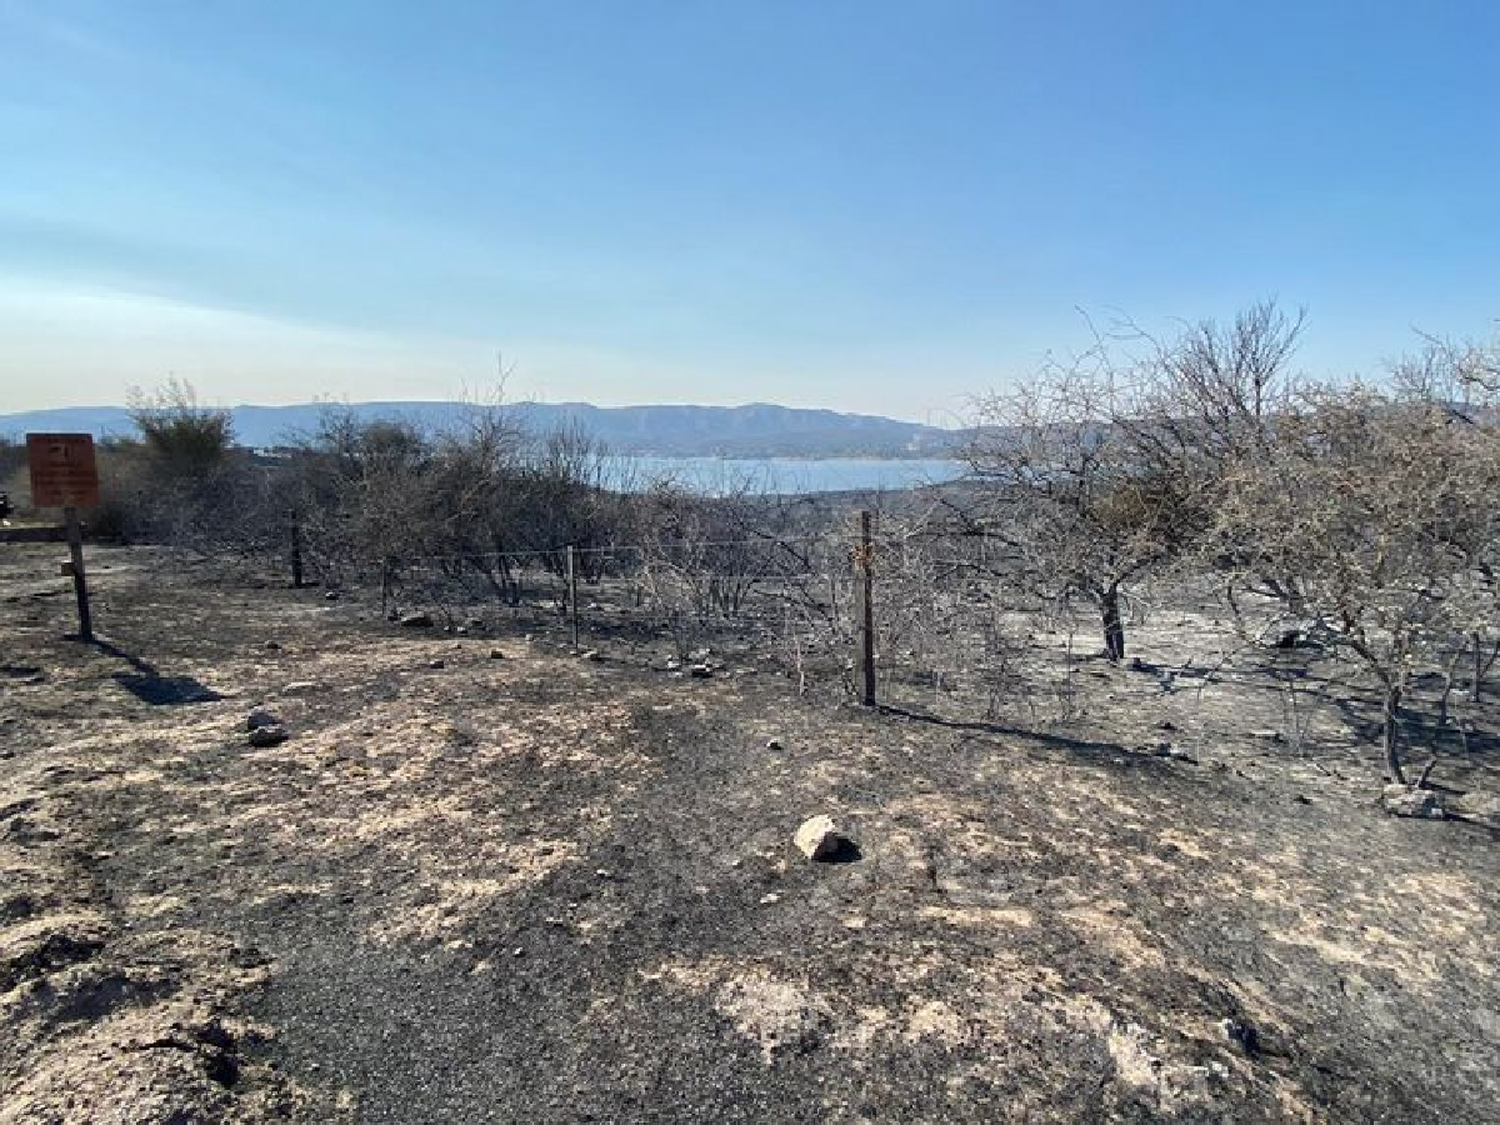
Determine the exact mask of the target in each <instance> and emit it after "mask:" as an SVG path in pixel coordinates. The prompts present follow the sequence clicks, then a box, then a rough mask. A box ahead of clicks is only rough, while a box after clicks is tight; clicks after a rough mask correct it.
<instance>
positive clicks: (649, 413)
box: [0, 402, 956, 457]
mask: <svg viewBox="0 0 1500 1125" xmlns="http://www.w3.org/2000/svg"><path fill="white" fill-rule="evenodd" d="M328 408H329V407H328V406H327V405H326V404H320V403H304V404H300V405H294V406H236V407H233V408H231V412H232V414H233V417H234V427H235V434H236V436H237V437H238V439H239V440H240V441H241V442H242V443H244V444H246V445H252V446H257V447H264V446H271V445H277V444H280V443H283V442H286V441H288V440H291V439H292V438H294V437H295V436H296V435H297V434H299V433H307V432H309V431H311V430H313V429H314V428H315V427H316V426H317V424H318V420H319V418H320V416H321V415H322V413H323V412H324V411H325V410H327V409H328ZM338 409H347V410H349V411H351V412H353V413H354V414H355V415H356V416H358V417H361V418H372V417H390V418H403V419H407V420H410V421H412V422H414V423H416V424H417V425H420V426H432V427H438V426H443V425H446V424H449V423H452V422H454V421H457V420H459V419H461V418H462V417H463V415H464V414H465V412H466V411H468V410H469V409H470V408H469V407H468V406H466V405H465V404H463V403H459V402H361V403H349V404H347V405H345V404H340V405H339V407H338ZM505 409H506V411H507V412H508V413H510V414H511V415H513V416H514V417H515V418H516V420H517V421H518V422H521V423H523V424H525V425H526V426H528V427H529V428H531V429H534V430H537V431H542V432H545V431H548V430H553V429H557V428H559V427H562V426H577V427H579V428H581V429H582V430H584V431H585V432H586V433H588V434H590V435H592V436H593V437H595V438H597V439H599V440H600V441H602V442H604V443H605V444H606V445H608V446H609V447H610V449H612V450H614V451H615V452H618V453H627V454H642V455H655V456H666V457H673V456H675V457H713V456H725V457H940V456H943V455H945V453H946V452H947V451H948V450H950V449H951V447H952V445H953V444H954V442H955V439H956V434H955V433H954V432H953V431H949V430H943V429H939V428H937V427H935V426H924V425H921V424H919V423H916V422H904V421H899V420H897V419H894V418H883V417H879V416H877V415H869V414H842V413H838V412H836V411H833V410H803V409H796V408H792V407H786V406H775V405H770V404H766V403H754V404H751V405H747V406H732V407H726V406H623V407H601V406H593V405H591V404H589V403H582V402H572V403H535V402H526V403H517V404H515V405H513V406H508V407H506V408H505ZM131 429H132V427H131V423H130V417H129V413H128V412H127V411H126V410H125V409H124V408H123V407H119V406H99V407H68V408H65V409H59V410H41V411H29V412H24V413H15V414H0V436H6V437H17V436H19V435H21V434H24V433H26V432H27V431H87V432H89V433H92V434H94V435H95V436H105V435H110V434H116V435H118V434H127V433H129V432H131Z"/></svg>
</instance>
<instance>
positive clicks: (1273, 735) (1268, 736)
mask: <svg viewBox="0 0 1500 1125" xmlns="http://www.w3.org/2000/svg"><path fill="white" fill-rule="evenodd" d="M1250 737H1251V738H1260V739H1264V740H1265V741H1266V742H1285V741H1286V735H1284V734H1282V733H1281V732H1280V731H1279V730H1272V729H1271V728H1270V727H1264V728H1262V729H1261V730H1253V731H1251V732H1250Z"/></svg>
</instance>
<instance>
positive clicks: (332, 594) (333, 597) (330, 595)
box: [323, 590, 343, 602]
mask: <svg viewBox="0 0 1500 1125" xmlns="http://www.w3.org/2000/svg"><path fill="white" fill-rule="evenodd" d="M342 596H343V595H342V594H340V593H339V592H338V591H337V590H329V591H328V592H327V593H326V594H324V595H323V600H324V601H326V602H336V601H338V600H339V598H341V597H342Z"/></svg>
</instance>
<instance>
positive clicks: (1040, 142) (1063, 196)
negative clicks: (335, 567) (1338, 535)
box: [0, 0, 1500, 420]
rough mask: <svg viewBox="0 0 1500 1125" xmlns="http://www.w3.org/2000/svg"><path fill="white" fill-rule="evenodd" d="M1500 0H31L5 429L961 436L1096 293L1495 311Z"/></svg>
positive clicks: (1330, 352)
mask: <svg viewBox="0 0 1500 1125" xmlns="http://www.w3.org/2000/svg"><path fill="white" fill-rule="evenodd" d="M1497 43H1500V5H1496V4H1493V3H1489V2H1474V3H1467V4H1456V3H1455V4H1442V3H1429V4H1423V5H1416V4H1410V3H1402V4H1395V3H1391V4H1384V3H1379V2H1376V0H1367V2H1363V3H1315V2H1306V3H1285V4H1283V3H1257V4H1247V3H1243V2H1239V3H1212V2H1198V3H1191V2H1186V0H1184V2H1180V3H1124V2H1117V3H1105V2H1097V3H1082V2H1080V3H1067V2H1058V3H1039V2H1031V3H1024V4H1023V3H1006V2H1001V0H991V2H988V3H956V2H940V0H928V2H917V0H912V2H909V3H881V2H875V0H862V2H847V3H846V2H832V0H828V2H818V0H802V2H799V3H790V2H788V3H782V2H776V0H759V2H755V3H743V4H741V3H731V2H727V0H724V2H696V3H689V2H680V3H661V2H653V0H629V2H625V0H616V2H604V0H594V2H569V0H551V2H539V3H500V2H491V3H474V4H460V3H443V2H433V3H421V4H418V3H415V2H412V3H402V4H386V3H380V2H377V0H362V2H358V3H336V2H332V0H319V2H301V3H265V2H261V3H248V2H247V3H204V2H201V0H200V2H192V3H129V2H123V0H108V2H103V3H78V2H72V0H47V2H45V3H25V2H20V3H18V2H16V0H0V411H4V410H21V409H31V408H39V407H45V406H56V405H78V404H89V403H102V402H114V401H119V400H121V399H122V398H123V395H124V390H125V388H126V387H127V386H128V385H130V384H133V383H138V384H152V383H155V382H157V381H159V380H161V379H162V378H164V377H166V376H167V375H169V374H176V375H178V376H182V377H185V378H188V379H190V380H192V381H193V382H195V383H196V384H197V385H198V387H199V388H200V390H201V391H202V392H203V393H204V394H205V396H206V397H208V398H210V399H212V400H215V401H223V402H242V401H250V402H268V403H274V402H294V401H306V400H308V399H310V398H312V397H313V396H314V395H319V394H326V395H333V396H335V397H340V398H350V399H377V398H448V397H454V396H455V395H456V394H457V393H458V392H460V391H461V390H462V389H464V388H469V389H471V390H479V389H482V388H484V387H486V386H487V385H488V384H489V383H491V382H492V381H493V377H494V372H495V370H496V354H497V352H499V353H503V355H504V357H505V361H506V363H507V365H513V366H514V374H513V376H512V377H511V381H510V385H509V393H510V394H511V395H513V396H524V397H542V398H548V399H554V400H561V399H588V400H592V401H596V402H599V403H603V404H621V403H630V402H708V403H736V402H745V401H780V402H785V403H788V404H791V405H808V406H830V407H834V408H837V409H847V410H859V411H865V412H870V413H884V414H891V415H896V416H905V417H911V418H918V419H923V418H932V419H934V420H941V419H944V418H949V417H951V416H953V415H954V414H955V413H956V412H958V411H960V410H961V409H962V407H963V404H964V401H965V399H966V397H967V396H968V395H970V394H972V393H975V392H978V391H983V390H985V389H986V388H989V387H992V386H998V385H1003V384H1004V383H1005V382H1006V381H1008V380H1010V379H1012V378H1015V377H1016V376H1018V375H1024V374H1026V373H1027V372H1029V371H1031V370H1033V369H1034V368H1035V367H1036V366H1037V364H1038V363H1039V361H1040V359H1041V358H1042V357H1043V356H1044V354H1045V353H1046V352H1047V351H1048V350H1049V349H1050V350H1053V351H1057V352H1062V353H1066V352H1068V351H1071V350H1077V349H1079V348H1082V347H1083V346H1085V345H1086V343H1087V340H1088V336H1087V329H1086V326H1085V322H1084V320H1083V318H1082V317H1081V316H1080V314H1079V312H1078V310H1079V309H1080V308H1083V309H1086V310H1087V311H1088V312H1089V313H1091V314H1093V315H1094V317H1095V318H1096V319H1099V320H1107V319H1108V318H1109V317H1110V316H1111V315H1112V314H1114V313H1117V312H1123V313H1128V314H1129V315H1130V316H1132V317H1134V318H1135V319H1137V320H1138V321H1140V322H1142V323H1143V324H1145V325H1147V326H1149V327H1152V328H1155V329H1169V328H1170V326H1171V322H1172V318H1176V317H1181V318H1189V319H1197V318H1200V317H1206V316H1218V317H1227V316H1230V315H1232V314H1233V312H1234V310H1235V309H1236V308H1238V307H1240V306H1243V305H1245V304H1247V303H1249V302H1251V301H1253V300H1256V299H1258V298H1262V297H1266V296H1275V297H1277V298H1279V299H1280V300H1282V301H1283V302H1285V303H1287V304H1290V305H1294V306H1295V305H1305V306H1306V307H1307V308H1308V311H1309V328H1308V334H1307V337H1306V342H1305V344H1304V347H1303V349H1302V352H1301V355H1300V358H1301V361H1302V363H1303V365H1304V366H1305V367H1306V368H1308V369H1309V370H1311V371H1312V372H1314V373H1317V374H1348V373H1351V372H1356V371H1370V370H1373V369H1374V368H1375V367H1377V366H1378V364H1379V363H1380V361H1381V360H1382V359H1383V358H1385V357H1389V356H1391V355H1393V354H1395V353H1397V352H1399V351H1401V350H1402V349H1405V348H1407V347H1409V346H1411V345H1412V343H1413V342H1414V340H1415V336H1414V331H1413V330H1414V329H1422V330H1425V331H1429V332H1435V333H1439V334H1451V335H1456V336H1478V337H1487V336H1489V335H1491V334H1492V332H1493V330H1494V327H1495V323H1496V318H1497V317H1500V92H1497V91H1500V87H1497V86H1496V84H1495V78H1494V73H1495V71H1494V65H1495V63H1494V59H1495V56H1494V51H1495V48H1496V44H1497Z"/></svg>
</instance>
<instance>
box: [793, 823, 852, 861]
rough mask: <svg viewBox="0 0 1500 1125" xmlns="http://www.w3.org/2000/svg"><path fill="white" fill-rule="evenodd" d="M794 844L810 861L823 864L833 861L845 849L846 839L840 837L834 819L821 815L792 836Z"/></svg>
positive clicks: (803, 824)
mask: <svg viewBox="0 0 1500 1125" xmlns="http://www.w3.org/2000/svg"><path fill="white" fill-rule="evenodd" d="M792 843H793V844H794V845H796V848H797V850H798V851H799V852H801V853H802V854H803V855H805V856H806V857H807V858H808V859H810V860H813V861H815V862H822V861H826V860H830V859H832V858H833V857H834V856H836V855H837V854H838V853H839V852H840V851H841V850H842V849H843V846H844V838H843V836H841V835H839V830H838V825H836V824H835V823H834V822H833V817H831V816H828V815H826V814H819V815H818V816H814V817H809V818H808V819H807V820H804V821H803V822H802V825H801V827H800V828H798V829H797V831H796V834H795V835H793V836H792Z"/></svg>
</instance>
